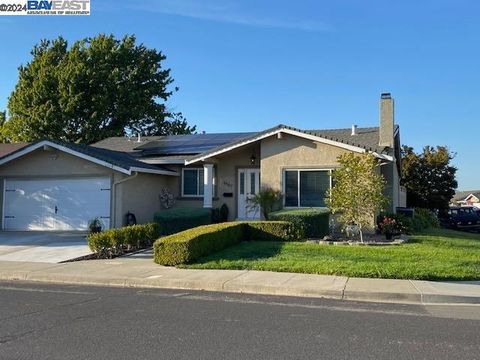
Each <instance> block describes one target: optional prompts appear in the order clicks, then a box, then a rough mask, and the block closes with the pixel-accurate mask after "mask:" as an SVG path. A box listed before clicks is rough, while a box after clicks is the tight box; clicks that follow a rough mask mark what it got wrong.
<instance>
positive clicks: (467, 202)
mask: <svg viewBox="0 0 480 360" xmlns="http://www.w3.org/2000/svg"><path fill="white" fill-rule="evenodd" d="M451 202H452V205H457V206H475V207H477V208H479V209H480V190H469V191H457V192H456V193H455V196H454V197H453V199H452V201H451Z"/></svg>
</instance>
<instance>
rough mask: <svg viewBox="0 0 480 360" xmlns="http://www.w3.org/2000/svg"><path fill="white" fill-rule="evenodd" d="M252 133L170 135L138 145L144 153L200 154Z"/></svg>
mask: <svg viewBox="0 0 480 360" xmlns="http://www.w3.org/2000/svg"><path fill="white" fill-rule="evenodd" d="M252 134H254V133H221V134H192V135H170V136H165V137H164V138H162V139H159V140H155V141H151V142H149V143H147V144H145V145H142V146H139V147H138V148H136V149H138V150H143V153H144V154H145V155H174V154H200V153H203V152H205V151H208V150H211V149H214V148H216V147H218V146H222V145H225V144H228V143H231V142H234V141H237V140H240V139H242V138H245V137H247V136H250V135H252Z"/></svg>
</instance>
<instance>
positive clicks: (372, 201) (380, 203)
mask: <svg viewBox="0 0 480 360" xmlns="http://www.w3.org/2000/svg"><path fill="white" fill-rule="evenodd" d="M338 163H339V164H340V165H339V167H338V168H337V169H336V170H335V171H333V173H332V178H333V179H332V180H333V183H334V186H333V187H332V189H331V190H330V194H329V196H328V197H327V204H328V207H329V208H330V209H331V210H332V212H333V213H339V219H340V221H341V222H342V223H343V225H344V227H346V226H348V225H357V226H358V228H359V230H360V241H362V242H363V229H364V228H365V227H367V226H369V225H372V223H373V221H374V218H375V214H376V213H377V212H378V211H380V210H382V209H383V208H384V206H385V205H386V204H387V198H386V197H385V195H384V194H383V191H384V189H385V184H386V182H385V179H384V178H383V176H382V175H381V174H379V172H378V171H377V167H378V166H379V163H378V161H377V159H376V158H375V157H374V156H373V155H372V154H362V155H356V154H354V153H351V152H350V153H345V154H343V155H341V156H339V158H338Z"/></svg>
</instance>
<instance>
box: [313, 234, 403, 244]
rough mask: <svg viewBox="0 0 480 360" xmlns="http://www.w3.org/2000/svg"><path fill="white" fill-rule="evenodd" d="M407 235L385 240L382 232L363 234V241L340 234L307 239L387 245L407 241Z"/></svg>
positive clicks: (319, 242)
mask: <svg viewBox="0 0 480 360" xmlns="http://www.w3.org/2000/svg"><path fill="white" fill-rule="evenodd" d="M408 240H409V237H408V236H407V235H404V234H402V235H398V236H394V237H393V238H392V239H391V240H387V239H386V238H385V235H382V234H364V235H363V242H360V238H359V237H358V236H357V237H345V236H343V234H342V235H332V236H325V237H324V238H323V239H308V240H307V242H308V243H312V244H318V245H351V246H388V245H401V244H404V243H406V242H408Z"/></svg>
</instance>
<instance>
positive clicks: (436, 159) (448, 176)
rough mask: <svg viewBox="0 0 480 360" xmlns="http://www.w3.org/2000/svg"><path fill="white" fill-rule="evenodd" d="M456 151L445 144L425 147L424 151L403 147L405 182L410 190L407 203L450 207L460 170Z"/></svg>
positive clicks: (421, 206)
mask: <svg viewBox="0 0 480 360" xmlns="http://www.w3.org/2000/svg"><path fill="white" fill-rule="evenodd" d="M453 158H454V154H453V153H451V152H450V151H449V150H448V148H447V147H445V146H437V147H433V146H425V147H424V148H423V151H422V152H421V153H415V151H414V150H413V148H411V147H408V146H404V147H403V148H402V180H401V182H402V185H403V186H405V188H406V189H407V205H408V206H409V207H420V208H425V209H431V210H434V209H438V210H440V211H442V210H445V209H447V208H448V204H449V202H450V200H451V198H452V197H453V195H454V194H455V189H456V188H457V186H458V184H457V180H456V178H455V174H456V172H457V169H456V168H455V167H454V166H452V164H451V160H452V159H453Z"/></svg>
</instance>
